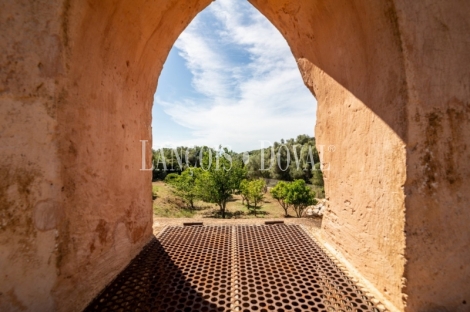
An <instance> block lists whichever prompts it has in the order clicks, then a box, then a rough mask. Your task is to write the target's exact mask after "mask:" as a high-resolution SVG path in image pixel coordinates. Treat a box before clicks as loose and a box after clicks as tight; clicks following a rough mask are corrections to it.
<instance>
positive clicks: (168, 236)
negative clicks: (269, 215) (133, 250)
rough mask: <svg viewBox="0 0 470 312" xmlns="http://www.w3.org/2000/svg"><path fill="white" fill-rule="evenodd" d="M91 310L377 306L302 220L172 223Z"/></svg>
mask: <svg viewBox="0 0 470 312" xmlns="http://www.w3.org/2000/svg"><path fill="white" fill-rule="evenodd" d="M85 311H278V312H282V311H328V312H329V311H355V312H366V311H373V312H375V311H379V310H378V309H377V308H376V307H375V306H374V305H373V303H372V302H371V301H370V298H368V297H367V296H366V295H365V294H364V293H363V292H362V291H361V290H360V289H359V288H358V287H357V286H356V285H355V284H354V283H353V282H352V281H351V279H349V278H348V277H347V276H346V275H345V274H344V273H343V272H342V271H341V270H340V269H339V268H338V267H337V266H336V264H335V263H334V262H333V261H332V260H331V259H329V258H328V256H327V255H326V254H325V253H324V252H323V251H322V250H321V249H320V247H319V246H318V245H317V244H316V243H315V242H314V241H313V240H312V239H311V238H310V237H308V236H307V235H306V233H305V232H304V231H303V230H302V229H301V228H300V227H299V226H296V225H275V226H272V225H271V226H266V225H264V226H198V227H168V228H167V229H166V230H165V231H164V232H163V233H162V235H161V236H160V237H159V239H158V240H157V239H154V240H153V241H152V242H151V243H150V244H148V245H147V246H146V247H145V248H144V250H143V251H142V252H141V253H140V254H139V256H137V257H136V258H135V259H134V260H133V261H132V262H131V264H130V265H129V266H128V267H127V268H126V269H125V270H124V271H123V272H122V273H121V274H120V275H119V276H118V277H117V278H116V279H115V280H114V281H113V282H112V283H111V284H110V285H109V286H108V287H106V289H105V290H104V291H103V292H102V293H101V294H100V295H99V296H98V297H97V298H96V299H95V300H94V301H93V302H92V303H91V304H90V305H89V306H88V307H87V308H86V310H85Z"/></svg>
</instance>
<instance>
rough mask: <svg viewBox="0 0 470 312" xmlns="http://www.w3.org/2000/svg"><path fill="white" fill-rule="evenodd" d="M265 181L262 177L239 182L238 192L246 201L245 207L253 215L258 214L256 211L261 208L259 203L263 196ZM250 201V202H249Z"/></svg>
mask: <svg viewBox="0 0 470 312" xmlns="http://www.w3.org/2000/svg"><path fill="white" fill-rule="evenodd" d="M265 186H266V182H265V181H264V179H257V180H252V181H248V180H242V181H241V183H240V193H241V196H242V198H243V199H244V200H245V201H246V203H247V208H248V209H249V210H250V212H252V213H253V214H254V215H255V216H256V215H257V214H258V211H259V210H260V209H261V204H262V202H263V198H264V188H265ZM250 203H252V204H250Z"/></svg>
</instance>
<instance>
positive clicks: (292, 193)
mask: <svg viewBox="0 0 470 312" xmlns="http://www.w3.org/2000/svg"><path fill="white" fill-rule="evenodd" d="M285 202H286V203H288V204H290V205H292V207H293V208H294V211H295V213H296V215H297V217H298V218H300V217H302V214H303V212H304V210H305V208H307V207H308V206H310V205H315V204H316V203H317V201H316V200H315V192H314V191H312V189H311V188H310V187H309V186H308V185H307V184H306V183H305V181H304V180H295V181H294V182H292V183H289V185H288V187H287V196H286V197H285Z"/></svg>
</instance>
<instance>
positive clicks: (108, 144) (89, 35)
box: [0, 0, 470, 311]
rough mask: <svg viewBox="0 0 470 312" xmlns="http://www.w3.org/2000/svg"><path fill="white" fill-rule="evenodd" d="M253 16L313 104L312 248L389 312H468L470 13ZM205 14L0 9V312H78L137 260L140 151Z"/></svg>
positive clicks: (171, 2) (141, 235) (274, 2)
mask: <svg viewBox="0 0 470 312" xmlns="http://www.w3.org/2000/svg"><path fill="white" fill-rule="evenodd" d="M251 2H252V4H253V5H254V6H255V7H256V8H258V9H259V10H260V11H261V12H262V13H263V14H264V15H265V16H266V17H267V18H268V19H269V20H270V21H271V22H272V23H273V24H274V25H275V26H276V27H277V28H278V29H279V31H280V32H281V33H282V34H283V35H284V36H285V38H286V39H287V41H288V43H289V45H290V47H291V49H292V52H293V55H294V57H295V58H296V59H297V62H298V64H299V69H300V71H301V73H302V76H303V78H304V81H305V83H306V85H307V87H308V88H309V89H310V90H311V91H312V92H313V93H314V94H315V95H316V97H317V99H318V103H319V110H318V124H317V126H316V127H317V128H316V129H317V130H316V133H317V140H318V144H320V145H324V146H325V147H326V149H325V150H324V151H323V153H322V155H321V157H322V161H323V162H325V163H329V164H330V166H331V171H330V172H329V173H328V176H327V178H328V181H327V182H326V188H327V189H326V191H327V196H328V197H329V200H330V202H329V208H328V211H327V215H326V216H325V221H324V223H323V224H324V225H323V229H322V235H323V240H324V242H325V244H327V246H330V247H331V248H332V249H334V250H336V251H337V252H338V256H339V257H340V258H341V257H342V258H344V259H345V260H346V261H347V262H348V263H349V264H350V265H351V267H353V268H354V270H356V271H357V273H358V274H360V275H362V276H363V277H364V278H365V279H366V280H367V281H368V282H369V283H370V287H373V288H375V289H376V290H377V291H378V292H380V293H382V295H383V297H384V298H385V299H386V300H388V301H389V303H390V305H391V306H392V305H393V306H395V307H396V308H397V309H398V310H403V309H405V305H406V309H407V310H408V311H423V310H426V311H428V310H433V309H439V308H442V307H447V308H448V309H450V310H457V309H464V308H465V306H464V303H466V302H470V301H469V300H470V287H469V286H468V280H469V279H470V268H469V267H468V264H467V262H468V259H469V257H470V251H469V248H468V241H469V235H470V232H469V230H468V223H469V221H470V213H469V212H468V210H466V209H465V208H466V203H467V202H468V201H469V200H470V198H469V196H470V195H469V194H470V186H469V185H468V184H466V183H465V180H466V179H467V178H468V177H469V176H470V166H469V165H468V161H467V160H468V159H470V151H469V150H468V148H467V146H468V144H469V143H470V138H469V136H468V135H467V133H469V130H470V129H469V128H470V120H469V116H470V106H469V102H468V98H469V95H470V88H469V85H470V82H469V81H470V76H469V75H470V74H469V73H470V70H469V65H468V64H470V63H469V62H468V60H469V58H470V52H469V51H470V49H469V46H470V43H469V42H468V40H467V39H468V38H466V36H467V35H466V34H468V33H469V31H470V22H469V20H470V19H469V13H468V12H470V8H469V4H468V1H465V0H456V1H453V2H447V3H434V2H431V1H421V2H416V3H409V1H402V0H394V1H391V0H381V1H365V0H364V1H360V0H357V1H350V0H334V1H331V0H329V1H323V0H315V1H312V0H299V1H293V0H252V1H251ZM209 3H210V1H208V0H193V1H182V0H165V1H155V2H150V1H132V2H130V1H117V0H116V1H112V0H106V1H81V2H80V1H69V0H67V1H55V2H47V1H36V2H34V3H31V2H28V1H15V3H13V2H11V3H2V4H0V6H1V10H0V16H1V20H0V22H1V23H2V24H1V29H2V32H3V36H4V37H3V38H4V39H3V40H2V41H1V42H0V46H1V47H2V51H5V52H4V53H3V55H2V57H1V59H0V60H1V63H2V64H3V65H2V67H1V69H0V77H1V81H2V84H1V85H0V101H1V103H2V105H1V111H2V113H1V114H0V116H1V120H2V121H1V127H0V135H1V140H2V143H1V146H2V147H1V149H2V157H3V158H2V162H1V164H0V172H1V173H2V177H4V178H3V180H2V181H0V207H1V213H2V215H1V216H2V218H3V219H2V225H1V228H0V231H1V232H0V234H1V241H0V251H1V252H2V256H1V258H0V261H1V269H0V272H1V273H2V276H3V281H4V282H2V286H0V292H1V293H2V296H1V297H0V306H1V307H6V308H9V307H16V308H18V309H21V308H26V309H32V308H33V307H34V309H35V310H44V311H46V310H47V311H49V310H61V311H70V310H80V309H81V308H82V307H84V306H85V305H86V303H87V302H88V301H89V300H90V299H91V298H92V297H93V296H94V295H95V294H96V293H97V292H98V291H99V290H100V289H101V288H102V287H103V286H104V285H105V284H106V283H107V282H109V281H110V280H111V279H112V278H113V277H114V276H115V275H116V274H117V273H118V272H119V271H120V270H121V269H122V268H123V267H124V266H125V265H126V264H127V263H128V262H129V260H130V259H131V258H132V257H133V256H135V255H136V254H137V252H138V251H139V250H140V249H141V248H142V246H143V245H144V244H145V243H146V242H148V240H149V238H150V236H151V228H152V226H151V222H152V220H151V209H150V207H151V200H150V196H149V195H148V194H149V193H150V191H149V188H150V185H149V180H150V173H147V172H142V171H140V170H139V169H140V164H141V154H140V146H141V145H140V140H146V139H150V135H151V131H150V124H151V119H150V118H151V117H150V115H151V105H152V97H153V94H154V91H155V87H156V85H155V84H156V83H155V82H156V81H157V78H158V76H159V73H160V71H161V69H162V66H163V63H164V61H165V59H166V56H167V55H168V52H169V50H170V48H171V46H172V45H173V43H174V41H175V40H176V38H177V36H178V35H179V34H180V33H181V32H182V31H183V29H184V28H185V27H186V25H187V24H188V23H189V22H190V21H191V20H192V18H193V17H194V16H195V15H196V14H197V13H198V12H200V11H201V10H203V9H204V8H205V7H206V6H207V5H208V4H209ZM330 145H334V146H335V150H334V152H333V151H332V149H328V148H327V147H328V146H330Z"/></svg>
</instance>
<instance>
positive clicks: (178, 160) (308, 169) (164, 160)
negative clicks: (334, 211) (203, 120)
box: [153, 134, 324, 195]
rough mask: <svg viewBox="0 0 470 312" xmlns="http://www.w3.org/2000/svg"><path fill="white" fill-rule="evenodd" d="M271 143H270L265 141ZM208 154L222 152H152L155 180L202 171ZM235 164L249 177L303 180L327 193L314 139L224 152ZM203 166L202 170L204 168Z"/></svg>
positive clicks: (204, 149)
mask: <svg viewBox="0 0 470 312" xmlns="http://www.w3.org/2000/svg"><path fill="white" fill-rule="evenodd" d="M262 143H270V142H266V141H264V142H262ZM205 153H208V154H211V155H214V156H215V155H217V153H220V148H219V151H217V150H216V149H213V148H209V147H207V146H194V147H191V148H188V147H183V146H181V147H177V148H161V149H158V150H154V151H153V168H154V169H153V180H154V181H156V180H164V179H165V178H166V176H167V175H168V174H170V173H178V174H181V172H183V171H184V170H185V169H187V168H192V169H195V168H203V169H205V167H203V165H204V164H203V162H202V161H203V157H202V156H203V155H204V154H205ZM224 154H225V155H230V157H231V159H232V161H237V162H241V164H242V167H243V168H244V169H245V170H246V177H247V178H248V179H249V180H254V179H260V178H264V179H275V180H282V181H294V180H299V179H301V180H304V181H305V183H307V184H310V185H313V186H314V188H315V190H316V191H317V193H319V195H322V194H324V181H323V173H322V171H321V165H320V158H319V155H318V151H317V148H316V146H315V138H314V137H310V136H308V135H305V134H302V135H298V136H297V138H295V139H289V140H286V141H285V140H283V139H282V140H281V141H280V142H274V143H273V144H270V146H268V147H265V148H264V147H261V148H260V149H259V150H253V151H247V152H244V153H235V152H233V151H228V150H227V151H224ZM201 166H202V167H201Z"/></svg>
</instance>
